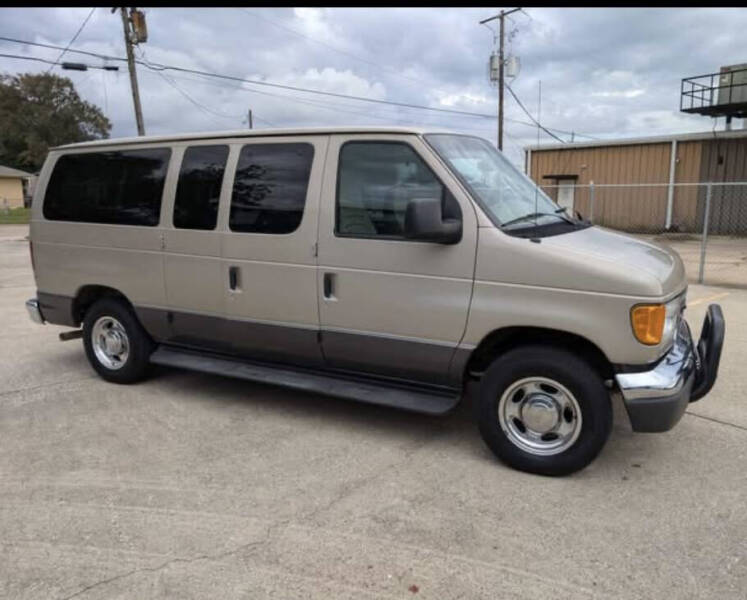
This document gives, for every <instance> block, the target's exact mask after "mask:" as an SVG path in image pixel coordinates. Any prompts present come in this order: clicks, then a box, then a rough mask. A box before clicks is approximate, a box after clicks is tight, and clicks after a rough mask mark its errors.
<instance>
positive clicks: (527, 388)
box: [478, 346, 612, 475]
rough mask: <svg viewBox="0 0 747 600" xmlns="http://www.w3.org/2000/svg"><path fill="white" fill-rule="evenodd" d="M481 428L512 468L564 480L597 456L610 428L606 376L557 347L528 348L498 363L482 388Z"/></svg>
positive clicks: (513, 352)
mask: <svg viewBox="0 0 747 600" xmlns="http://www.w3.org/2000/svg"><path fill="white" fill-rule="evenodd" d="M479 394H480V398H479V407H478V414H479V427H480V433H481V434H482V437H483V439H484V440H485V442H486V443H487V445H488V446H489V447H490V449H491V450H492V451H493V452H494V453H495V454H496V456H498V458H500V459H501V460H503V461H504V462H505V463H507V464H508V465H510V466H512V467H514V468H516V469H520V470H522V471H529V472H531V473H540V474H543V475H566V474H568V473H572V472H574V471H578V470H579V469H583V468H584V467H585V466H586V465H588V464H589V463H590V462H591V461H592V460H594V458H595V457H596V456H597V454H598V453H599V451H600V450H601V449H602V447H603V446H604V444H605V442H606V441H607V438H608V437H609V434H610V430H611V428H612V406H611V404H610V397H609V393H608V392H607V390H606V388H605V387H604V382H603V381H602V379H601V377H600V376H599V375H598V374H597V373H596V372H595V371H594V369H592V368H591V367H590V366H589V365H588V364H587V363H586V361H584V360H583V359H581V358H580V357H578V356H576V355H575V354H572V353H570V352H567V351H565V350H561V349H559V348H552V347H543V346H525V347H522V348H517V349H516V350H512V351H510V352H508V353H506V354H505V355H503V356H501V357H500V358H498V359H497V360H496V361H494V362H493V364H492V365H491V366H490V367H489V368H488V370H487V371H486V373H485V375H484V377H483V379H482V381H481V382H480V391H479Z"/></svg>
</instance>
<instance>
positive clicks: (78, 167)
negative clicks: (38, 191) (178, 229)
mask: <svg viewBox="0 0 747 600" xmlns="http://www.w3.org/2000/svg"><path fill="white" fill-rule="evenodd" d="M170 156H171V150H170V149H169V148H143V149H139V150H121V151H116V152H111V151H110V152H87V153H83V154H64V155H63V156H61V157H60V158H59V159H58V160H57V163H56V164H55V167H54V171H53V172H52V176H51V177H50V179H49V183H48V184H47V192H46V195H45V198H44V210H43V212H44V218H46V219H51V220H54V221H82V222H87V223H111V224H115V225H147V226H151V227H152V226H155V225H158V220H159V215H160V213H161V196H162V195H163V184H164V181H165V179H166V170H167V168H168V164H169V157H170Z"/></svg>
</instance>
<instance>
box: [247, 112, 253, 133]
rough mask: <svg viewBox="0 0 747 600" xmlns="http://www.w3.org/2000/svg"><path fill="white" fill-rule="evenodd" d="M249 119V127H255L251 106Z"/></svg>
mask: <svg viewBox="0 0 747 600" xmlns="http://www.w3.org/2000/svg"><path fill="white" fill-rule="evenodd" d="M248 121H249V129H254V124H253V121H252V109H251V108H250V109H249V119H248Z"/></svg>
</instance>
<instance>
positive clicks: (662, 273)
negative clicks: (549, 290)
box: [542, 227, 686, 295]
mask: <svg viewBox="0 0 747 600" xmlns="http://www.w3.org/2000/svg"><path fill="white" fill-rule="evenodd" d="M542 243H543V244H547V246H549V247H554V248H557V249H558V251H562V252H567V253H573V254H574V255H578V256H584V255H585V256H587V257H588V259H589V260H597V261H600V260H601V261H610V262H612V263H615V264H616V265H619V266H624V268H626V269H630V270H634V271H639V272H645V273H648V274H649V275H650V276H651V277H652V278H653V279H654V280H655V281H656V282H657V284H658V285H656V284H654V287H659V288H660V289H658V290H657V292H658V293H657V294H656V295H667V294H669V293H671V292H674V291H678V290H679V289H680V288H681V287H683V284H684V282H685V280H686V278H685V268H684V265H683V264H682V259H681V258H680V256H679V254H677V253H676V252H675V251H673V250H671V249H669V248H666V247H664V246H661V245H659V244H655V243H653V242H648V241H644V240H641V239H638V238H634V237H632V236H629V235H625V234H622V233H618V232H616V231H612V230H610V229H604V228H603V227H587V228H586V229H581V230H579V231H575V232H572V233H569V234H568V235H558V236H553V237H548V238H543V239H542ZM652 284H653V282H652Z"/></svg>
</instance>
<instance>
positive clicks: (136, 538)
mask: <svg viewBox="0 0 747 600" xmlns="http://www.w3.org/2000/svg"><path fill="white" fill-rule="evenodd" d="M25 234H26V229H25V228H24V227H7V226H6V227H0V315H1V316H0V322H1V323H2V327H1V328H0V597H2V598H24V599H25V598H43V599H69V598H80V599H87V600H90V599H94V598H107V599H108V598H180V599H191V598H247V599H261V598H281V599H286V598H319V599H328V598H430V599H438V600H441V599H452V598H453V599H456V598H465V599H472V598H486V599H488V598H489V599H491V600H492V599H496V598H511V599H515V598H516V599H521V598H527V599H530V598H531V599H537V598H542V599H546V598H636V599H638V598H655V599H658V598H667V599H679V598H682V599H685V598H688V599H690V598H697V599H700V598H718V599H719V600H721V599H731V598H734V599H737V598H739V599H743V598H745V596H746V594H747V511H746V510H745V506H746V501H747V405H746V403H745V397H744V394H743V390H744V389H745V387H746V386H747V369H745V366H744V365H745V361H744V357H745V355H747V327H746V326H747V291H744V290H739V289H728V288H709V287H703V286H698V285H691V286H690V291H689V303H690V307H689V308H688V311H687V314H688V318H689V320H690V321H691V323H692V324H693V327H694V329H695V330H696V333H697V331H699V329H700V322H701V320H702V318H703V315H704V312H705V309H706V306H707V305H708V303H709V302H710V301H717V302H720V303H721V305H722V307H723V309H724V313H725V316H726V321H727V334H726V344H725V349H724V355H723V358H722V363H721V365H722V366H721V373H720V377H719V380H718V382H717V383H716V386H715V387H714V389H713V391H712V392H711V394H710V395H709V396H707V397H706V398H705V399H703V400H702V401H700V402H699V403H697V404H692V405H691V406H690V408H689V410H688V413H687V414H686V415H685V417H684V418H683V420H682V421H681V422H680V424H679V425H678V426H677V427H676V428H675V429H674V430H672V431H671V432H668V433H664V434H634V433H632V431H631V430H630V426H629V424H628V422H627V419H626V416H625V414H624V411H623V409H622V407H621V406H620V405H619V403H617V404H616V414H615V425H614V430H613V433H612V436H611V438H610V440H609V442H608V444H607V446H606V447H605V449H604V450H603V451H602V453H601V455H600V456H599V458H598V459H597V460H596V461H595V462H594V463H592V465H591V466H590V467H588V468H587V469H585V470H583V471H581V472H580V473H577V474H575V475H573V476H570V477H565V478H547V477H540V476H534V475H528V474H525V473H520V472H517V471H513V470H511V469H509V468H507V467H505V466H503V465H502V464H501V463H499V462H498V461H497V460H496V459H494V457H493V456H492V454H491V453H490V452H489V451H488V450H487V448H486V447H485V445H484V444H483V442H482V441H481V439H480V437H479V435H478V432H477V430H476V427H475V426H474V423H473V422H472V419H471V410H470V408H469V406H468V404H465V405H464V406H463V407H461V408H459V409H458V410H457V411H456V412H455V413H452V414H450V415H449V416H446V417H440V418H433V417H425V416H419V415H413V414H407V413H402V412H398V411H394V410H388V409H383V408H376V407H371V406H365V405H359V404H353V403H348V402H345V401H341V400H335V399H330V398H327V397H322V396H316V395H310V394H302V393H298V392H290V391H287V390H283V389H279V388H274V387H269V386H262V385H254V384H250V383H247V382H242V381H236V380H230V379H224V378H220V377H217V376H208V375H202V374H196V373H189V372H179V371H176V370H167V369H160V370H159V371H158V372H157V373H156V374H155V375H154V377H152V378H151V379H150V380H148V381H146V382H144V383H141V384H137V385H133V386H116V385H113V384H108V383H106V382H104V381H102V380H100V379H98V378H97V377H96V376H95V375H94V373H93V371H92V369H91V368H90V367H89V365H88V364H87V362H86V359H85V356H84V353H83V349H82V345H81V343H80V340H77V341H70V342H59V341H58V340H57V333H58V332H59V331H61V330H62V329H61V328H58V327H54V326H49V325H47V326H40V325H36V324H34V323H32V322H31V321H30V320H29V319H28V317H27V315H26V312H25V309H24V306H23V303H24V301H25V300H26V299H27V298H29V297H32V296H33V294H34V291H35V287H34V281H33V277H32V273H31V268H30V261H29V256H28V245H27V242H26V241H25V240H24V236H25Z"/></svg>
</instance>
